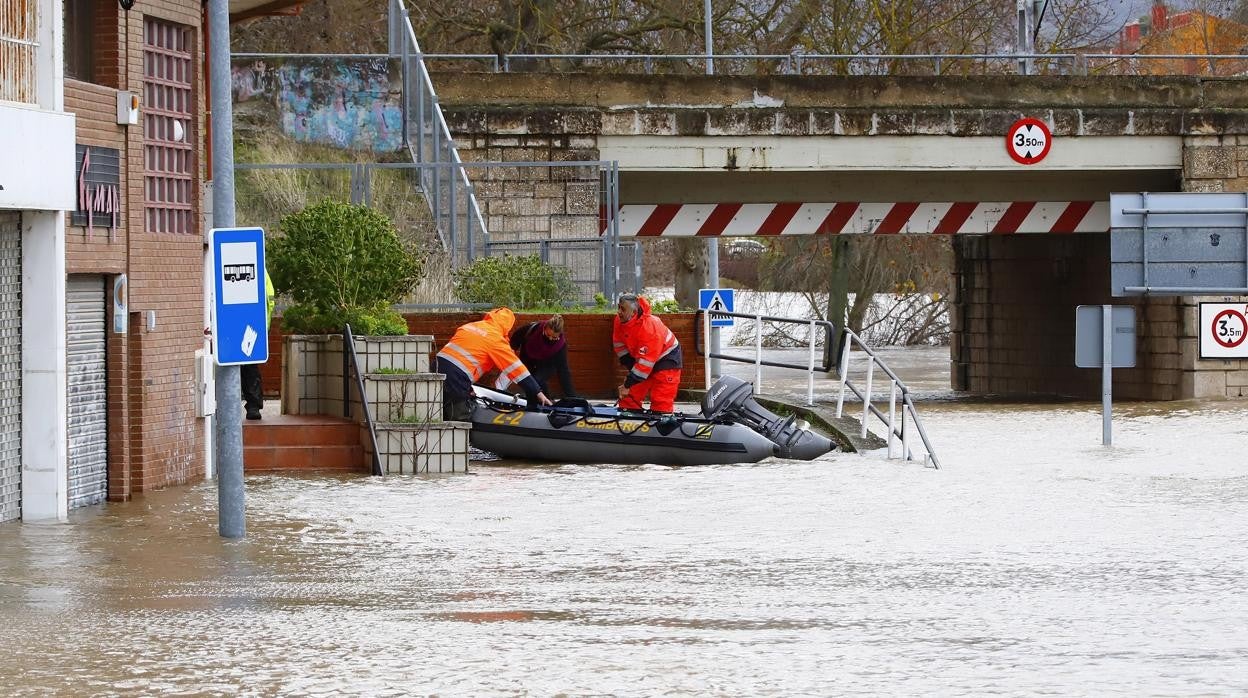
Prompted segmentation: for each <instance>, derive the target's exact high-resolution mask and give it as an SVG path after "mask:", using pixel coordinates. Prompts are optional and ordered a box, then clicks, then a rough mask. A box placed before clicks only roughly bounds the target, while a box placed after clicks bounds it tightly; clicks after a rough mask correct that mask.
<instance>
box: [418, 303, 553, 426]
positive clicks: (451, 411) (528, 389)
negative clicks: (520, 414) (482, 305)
mask: <svg viewBox="0 0 1248 698" xmlns="http://www.w3.org/2000/svg"><path fill="white" fill-rule="evenodd" d="M514 324H516V315H515V313H513V312H511V310H509V309H507V308H496V309H494V310H491V311H490V312H488V313H486V314H485V317H484V318H482V319H481V320H478V321H476V322H469V323H467V324H464V325H460V326H459V329H457V330H455V334H454V335H452V336H451V341H449V342H447V343H446V346H444V347H442V350H441V351H439V352H438V367H437V370H438V373H441V374H443V375H445V376H446V382H445V383H444V384H443V386H442V416H443V418H444V419H449V420H455V421H466V420H468V418H469V417H470V416H471V414H472V398H473V392H472V384H473V383H475V382H477V381H478V380H480V378H481V376H483V375H485V374H486V373H488V372H490V371H492V370H494V369H498V371H499V374H500V375H499V378H498V385H499V387H500V388H506V387H507V385H509V384H511V383H515V384H517V385H519V386H520V387H521V388H523V389H524V393H525V396H526V397H527V398H528V401H529V404H530V405H532V404H533V403H534V402H537V403H540V404H543V405H549V404H550V400H549V399H547V397H546V394H545V393H543V392H542V389H541V387H540V386H538V384H537V381H536V380H534V379H533V376H531V375H530V374H529V369H527V368H525V367H524V363H523V362H521V361H520V357H518V356H516V352H515V351H513V350H512V348H511V344H510V343H509V342H508V339H507V337H508V335H509V334H510V333H511V327H512V325H514Z"/></svg>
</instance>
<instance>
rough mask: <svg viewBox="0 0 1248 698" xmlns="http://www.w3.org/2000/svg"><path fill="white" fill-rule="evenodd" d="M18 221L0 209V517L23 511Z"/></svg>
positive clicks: (16, 515)
mask: <svg viewBox="0 0 1248 698" xmlns="http://www.w3.org/2000/svg"><path fill="white" fill-rule="evenodd" d="M21 222H22V218H21V214H19V213H16V212H12V211H0V521H12V520H13V519H17V518H20V517H21V515H22V231H21Z"/></svg>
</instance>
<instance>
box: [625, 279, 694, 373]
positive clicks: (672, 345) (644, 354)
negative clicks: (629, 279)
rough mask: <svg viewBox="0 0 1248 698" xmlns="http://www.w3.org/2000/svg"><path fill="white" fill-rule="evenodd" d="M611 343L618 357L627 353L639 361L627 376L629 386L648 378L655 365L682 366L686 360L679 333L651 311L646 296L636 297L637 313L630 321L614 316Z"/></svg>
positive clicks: (665, 366) (666, 366)
mask: <svg viewBox="0 0 1248 698" xmlns="http://www.w3.org/2000/svg"><path fill="white" fill-rule="evenodd" d="M611 344H612V346H613V347H614V348H615V352H616V356H624V355H625V354H628V355H630V356H632V357H633V359H635V360H636V363H634V364H633V367H632V368H631V369H629V372H628V376H627V377H626V378H625V379H624V385H626V386H631V385H634V384H636V383H640V382H641V381H644V380H646V379H647V378H649V377H650V374H651V373H652V372H654V369H655V367H656V366H661V367H664V368H680V367H681V364H682V363H683V362H682V361H681V355H680V342H679V341H678V340H677V339H676V335H675V334H672V331H671V330H669V329H667V325H664V324H663V321H662V320H660V319H659V318H658V317H656V316H654V315H652V314H651V313H650V303H649V301H647V300H646V299H645V298H640V297H639V298H638V299H637V314H636V315H634V316H633V317H632V319H630V320H629V321H628V322H620V318H619V316H618V315H617V316H616V317H615V320H614V324H613V326H612V330H611Z"/></svg>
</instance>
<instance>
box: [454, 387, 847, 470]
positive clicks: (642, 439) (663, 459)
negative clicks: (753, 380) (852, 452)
mask: <svg viewBox="0 0 1248 698" xmlns="http://www.w3.org/2000/svg"><path fill="white" fill-rule="evenodd" d="M474 391H475V392H476V395H477V400H476V404H475V405H474V406H473V411H472V431H471V432H470V434H469V440H470V442H471V443H472V445H473V446H474V447H476V448H479V449H482V450H485V451H490V452H491V453H495V454H497V455H499V456H501V457H503V458H516V459H524V460H541V461H554V462H560V463H622V464H640V463H653V464H657V465H714V464H720V463H755V462H758V461H760V460H763V459H764V458H768V457H771V456H779V457H781V458H796V459H800V460H812V459H814V458H818V457H819V456H821V455H823V454H825V453H827V452H829V451H831V450H832V449H833V448H835V444H834V443H833V442H832V441H831V440H830V439H828V438H827V437H826V436H823V435H821V434H817V433H815V432H813V431H810V429H809V428H808V427H807V426H806V425H805V424H802V423H799V422H797V420H796V419H795V418H793V417H788V418H784V417H780V416H778V415H775V414H773V413H771V412H769V411H767V410H766V409H764V408H763V407H761V406H760V405H759V404H758V403H757V402H755V401H754V398H753V386H752V385H751V384H750V383H747V382H745V381H743V380H741V379H739V378H734V377H732V376H724V377H722V378H720V379H719V380H718V381H717V382H716V383H715V385H713V386H711V389H710V390H708V391H707V392H706V397H705V398H703V400H702V412H701V414H697V415H689V414H682V413H679V412H677V413H675V414H657V413H653V412H646V411H628V410H621V409H618V408H617V407H614V406H608V405H593V404H590V403H589V402H588V401H587V400H583V399H571V400H561V401H559V402H557V403H555V404H554V406H552V407H532V408H530V407H528V406H527V405H526V404H525V401H524V399H522V398H518V397H514V396H512V395H508V394H506V393H500V392H497V391H494V390H490V389H489V388H484V387H482V386H474Z"/></svg>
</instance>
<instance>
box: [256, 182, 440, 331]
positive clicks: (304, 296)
mask: <svg viewBox="0 0 1248 698" xmlns="http://www.w3.org/2000/svg"><path fill="white" fill-rule="evenodd" d="M280 232H281V234H280V235H278V236H276V237H274V238H273V239H272V240H270V241H268V242H267V243H266V250H265V254H266V256H267V262H268V267H269V271H270V275H271V276H272V277H273V286H274V287H275V288H276V289H277V292H278V293H281V294H285V295H286V296H287V297H289V298H290V299H291V301H293V302H292V304H291V305H290V306H289V307H287V308H286V310H285V312H284V314H283V316H282V322H283V325H284V326H285V327H287V328H289V329H290V331H292V332H295V333H300V334H318V333H326V332H340V331H341V330H342V326H343V324H344V323H350V324H351V330H352V332H354V333H356V334H371V335H375V334H389V335H395V334H407V323H406V322H405V321H404V320H403V318H402V317H401V316H399V314H398V313H395V312H394V311H392V310H390V305H391V304H392V303H395V302H397V301H398V300H399V299H400V298H402V297H403V295H404V294H405V293H407V292H408V291H410V290H411V289H412V287H413V286H414V285H415V284H416V282H417V281H419V280H420V274H421V270H422V267H423V260H422V258H421V257H420V256H419V254H418V253H417V252H416V250H413V249H410V248H409V247H408V246H407V245H404V244H403V242H402V241H401V240H400V239H399V236H398V233H397V232H396V231H395V228H394V225H393V224H392V223H391V222H390V221H389V219H387V218H386V217H385V216H383V215H381V214H380V213H377V212H376V211H373V210H372V209H369V208H368V207H366V206H354V205H351V204H344V203H341V202H337V201H332V200H329V199H326V200H325V201H322V202H320V203H318V204H315V205H313V206H309V207H307V208H305V209H303V210H302V211H300V212H298V213H292V214H290V215H287V216H285V217H283V218H282V221H281V225H280Z"/></svg>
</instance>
